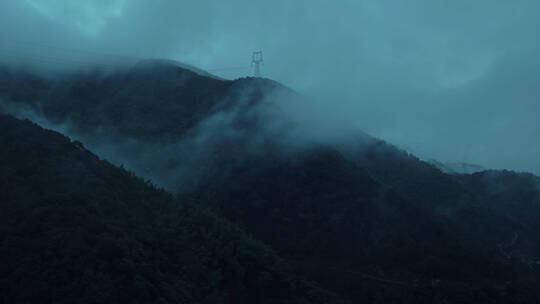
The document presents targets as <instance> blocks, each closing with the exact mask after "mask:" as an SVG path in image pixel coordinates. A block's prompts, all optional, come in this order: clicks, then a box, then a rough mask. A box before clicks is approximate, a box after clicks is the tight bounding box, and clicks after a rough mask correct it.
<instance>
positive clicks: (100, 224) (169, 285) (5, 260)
mask: <svg viewBox="0 0 540 304" xmlns="http://www.w3.org/2000/svg"><path fill="white" fill-rule="evenodd" d="M0 128H1V129H2V130H3V131H2V132H1V134H0V146H1V147H2V149H1V150H0V181H1V182H0V193H1V194H2V200H1V202H0V203H1V208H2V212H1V213H0V260H2V263H1V264H0V294H1V300H2V303H329V302H337V303H341V301H340V300H339V299H338V298H337V297H335V296H333V295H332V294H330V293H328V292H325V291H324V290H322V289H320V288H318V287H316V286H315V285H313V284H311V283H309V282H307V281H305V280H303V279H300V278H298V277H296V276H294V275H292V274H291V272H290V269H289V266H287V263H286V262H285V261H283V260H282V259H281V258H279V257H278V256H277V255H276V254H275V252H274V251H273V250H271V249H270V248H268V247H267V246H265V245H264V244H262V243H261V242H259V241H257V240H255V239H253V238H252V237H250V236H249V235H248V234H246V233H245V232H244V231H243V230H241V229H240V228H238V226H237V225H234V224H232V223H231V222H229V221H227V220H225V219H223V218H220V217H218V216H216V215H215V214H214V213H212V212H211V211H210V210H208V209H207V208H205V207H204V206H201V205H199V204H195V203H193V202H189V201H180V200H178V199H175V198H174V197H173V196H172V195H171V194H169V193H167V192H165V191H163V190H161V189H158V188H156V187H155V186H153V185H152V184H151V183H150V182H149V181H145V180H143V179H141V178H138V177H136V176H135V175H133V174H132V173H130V172H128V171H126V170H124V169H122V168H118V167H115V166H113V165H111V164H110V163H108V162H106V161H103V160H100V159H99V158H98V157H97V156H96V155H94V154H92V153H91V152H89V151H88V150H86V149H85V148H84V146H83V145H82V144H81V143H80V142H72V141H70V140H69V139H68V138H66V137H64V136H62V135H60V134H58V133H56V132H53V131H48V130H44V129H41V128H40V127H39V126H37V125H35V124H33V123H31V122H29V121H20V120H17V119H15V118H12V117H9V116H0Z"/></svg>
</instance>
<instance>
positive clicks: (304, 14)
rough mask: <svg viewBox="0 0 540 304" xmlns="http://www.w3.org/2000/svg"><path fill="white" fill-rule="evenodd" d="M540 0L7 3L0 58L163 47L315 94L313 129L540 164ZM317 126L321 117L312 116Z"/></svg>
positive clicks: (443, 157)
mask: <svg viewBox="0 0 540 304" xmlns="http://www.w3.org/2000/svg"><path fill="white" fill-rule="evenodd" d="M538 11H540V2H538V1H534V0H516V1H493V0H492V1H487V0H479V1H474V2H473V1H462V0H456V1H433V0H412V1H398V0H382V1H381V0H370V1H361V0H357V1H331V2H330V1H322V0H321V1H319V0H310V1H285V0H276V1H266V2H263V1H247V0H231V1H205V0H201V1H197V2H195V1H163V0H156V1H144V0H130V1H127V0H125V1H124V0H109V1H105V0H103V1H84V2H83V1H77V2H75V1H70V0H56V1H53V0H41V1H40V0H27V1H3V2H1V3H0V39H1V41H2V45H1V46H0V58H1V59H0V61H1V62H3V63H10V64H12V65H25V66H27V65H35V66H39V67H41V68H44V69H45V70H46V71H48V70H50V71H52V70H58V69H73V68H80V67H86V66H92V65H101V66H107V67H108V66H113V65H116V64H118V63H119V62H124V61H135V60H138V59H142V58H167V59H173V60H178V61H181V62H184V63H187V64H191V65H194V66H197V67H199V68H202V69H206V70H209V71H210V72H212V73H215V74H216V75H218V76H220V77H223V78H229V79H233V78H236V77H241V76H245V75H250V74H251V73H252V70H251V69H250V61H251V52H252V51H255V50H262V51H263V52H264V59H265V62H264V66H262V74H263V76H264V77H268V78H271V79H274V80H277V81H279V82H282V83H284V84H285V85H287V86H289V87H291V88H293V89H295V90H296V91H298V92H300V93H302V94H305V95H307V96H309V100H310V102H309V103H304V104H300V105H299V104H293V105H290V106H286V105H285V106H284V109H285V110H286V111H288V112H289V113H288V114H289V115H290V116H292V117H294V118H296V119H297V120H300V121H302V120H304V121H309V122H313V121H317V123H311V124H310V126H313V132H315V133H327V130H328V129H333V130H337V131H338V132H339V130H346V129H348V128H351V129H362V130H364V131H366V132H367V133H369V134H371V135H374V136H377V137H380V138H383V139H385V140H387V141H389V142H391V143H394V144H396V145H398V146H400V147H403V148H405V149H407V150H409V151H410V152H413V153H415V154H417V155H419V156H420V157H422V158H424V159H431V158H434V159H438V160H440V161H444V162H468V163H473V164H478V165H481V166H483V167H486V168H507V169H514V170H520V171H530V172H535V173H537V174H540V158H539V157H538V155H540V140H539V138H540V125H539V122H538V115H539V113H540V85H539V83H540V55H539V54H540V53H539V52H538V51H539V50H540V41H539V35H538V32H539V30H540V15H538ZM317 128H319V129H317Z"/></svg>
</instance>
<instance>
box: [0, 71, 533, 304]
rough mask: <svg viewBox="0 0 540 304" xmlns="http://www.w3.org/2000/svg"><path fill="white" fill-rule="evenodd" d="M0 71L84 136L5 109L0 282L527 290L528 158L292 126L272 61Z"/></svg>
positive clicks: (270, 291) (13, 287) (29, 109)
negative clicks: (266, 66)
mask: <svg viewBox="0 0 540 304" xmlns="http://www.w3.org/2000/svg"><path fill="white" fill-rule="evenodd" d="M0 71H1V72H0V80H1V81H0V98H2V100H3V102H2V111H4V112H7V113H12V114H14V115H16V116H18V117H30V118H36V119H38V120H40V121H43V122H44V123H46V124H47V125H48V126H50V127H52V128H57V129H60V130H65V132H66V134H67V135H69V136H71V137H73V138H77V139H79V140H80V141H82V142H83V144H84V146H83V144H81V143H80V142H78V141H74V142H71V141H70V140H69V139H67V138H65V137H63V136H61V135H59V134H57V133H54V132H51V131H46V130H43V129H39V128H38V127H37V126H35V125H32V124H31V123H30V122H28V121H25V122H22V121H18V120H15V119H14V118H10V117H7V116H5V117H3V118H2V124H3V126H2V129H3V130H7V131H6V132H5V133H4V134H3V135H2V140H3V141H2V146H3V147H8V148H4V149H3V150H2V153H3V154H5V155H2V160H1V161H2V180H3V182H2V185H1V187H2V190H1V193H2V194H3V196H5V197H7V198H8V199H7V200H5V202H4V203H5V204H6V206H8V207H9V208H4V209H6V210H8V211H9V213H3V215H2V216H5V219H3V220H2V222H3V223H5V224H4V228H2V230H1V231H2V239H1V241H2V248H6V249H2V251H1V252H2V255H3V256H5V259H6V260H9V261H12V262H9V263H5V265H4V266H2V267H3V268H2V274H4V273H6V275H5V276H4V275H2V277H5V278H6V279H4V280H3V281H2V288H4V287H5V288H6V290H7V292H6V293H5V294H7V295H8V296H13V297H15V296H21V295H24V296H26V297H27V298H14V299H21V300H20V301H23V302H24V301H36V299H37V298H38V297H40V296H41V297H42V296H43V295H45V294H47V295H48V296H49V297H50V298H48V299H49V302H55V301H59V300H58V299H59V298H62V297H64V298H65V299H69V297H73V296H75V295H76V296H80V295H88V297H87V298H84V297H83V298H84V299H85V301H87V302H92V301H93V302H107V300H109V299H112V301H124V302H133V301H134V299H137V300H139V301H140V302H157V301H158V299H159V298H162V300H163V301H165V302H189V301H191V302H204V301H207V302H208V303H215V302H219V301H225V302H230V303H242V302H244V303H264V301H267V302H272V303H287V302H291V303H310V302H316V303H339V302H341V301H342V299H344V300H346V301H350V302H352V303H358V302H369V303H392V302H393V303H450V302H452V303H454V302H456V303H478V302H480V303H484V302H487V303H535V302H537V301H539V300H540V288H539V286H540V273H538V271H540V237H538V235H539V232H540V231H539V230H540V213H539V212H538V211H540V178H538V177H536V176H534V175H531V174H522V173H515V172H510V171H482V172H478V173H474V174H446V173H443V172H441V170H439V169H438V168H437V167H435V166H434V165H432V164H430V163H427V162H424V161H422V160H420V159H418V158H417V157H415V156H414V155H411V154H409V153H407V152H405V151H403V150H400V149H398V148H396V147H394V146H392V145H391V144H388V143H386V142H384V141H381V140H378V139H375V138H372V137H370V136H368V135H365V134H363V133H362V134H360V133H359V134H355V135H354V136H343V138H344V139H345V140H342V141H339V142H325V141H321V140H317V137H316V136H314V137H313V136H312V137H311V139H310V140H305V138H303V137H302V134H304V133H303V132H305V130H303V129H302V126H300V125H298V124H297V122H295V121H291V120H289V118H288V117H287V115H286V114H285V113H284V111H282V109H281V108H280V102H282V100H283V99H286V100H289V101H290V102H296V101H297V100H300V99H302V98H304V97H302V96H299V95H298V94H296V93H295V92H293V91H292V90H290V89H288V88H286V87H283V86H281V85H280V84H278V83H276V82H273V81H271V80H267V79H260V78H244V79H238V80H235V81H227V80H220V79H217V78H213V77H207V76H205V75H200V74H197V73H195V72H193V71H190V70H187V69H185V68H182V67H178V66H175V65H173V64H171V63H167V62H155V63H152V62H145V63H144V64H139V65H135V66H134V67H131V68H129V69H122V70H118V71H113V72H107V73H105V72H100V71H91V72H84V73H83V72H81V73H77V74H69V75H55V76H48V77H44V76H40V75H39V74H36V73H31V72H21V71H16V70H10V69H1V70H0ZM299 137H302V139H303V140H301V141H299ZM314 138H315V139H314ZM85 146H88V147H90V149H91V150H92V151H93V152H96V153H97V154H98V155H99V156H100V157H102V158H106V159H108V160H110V161H111V162H112V163H114V164H115V165H121V164H123V165H125V166H126V168H129V169H130V170H133V171H134V173H135V174H137V175H140V176H142V177H144V178H145V179H151V180H152V182H157V184H159V185H163V186H165V189H166V190H167V191H169V192H167V191H165V190H160V189H161V188H159V187H156V186H154V185H153V184H152V183H150V182H149V181H148V180H143V179H141V178H138V177H135V174H132V173H129V171H126V170H125V169H123V168H117V167H115V166H114V165H112V164H110V163H108V162H106V161H102V160H99V159H98V157H97V156H95V155H93V154H92V153H90V152H88V151H87V150H86V148H85ZM4 168H5V169H4ZM186 168H189V170H187V169H186ZM4 193H5V195H4ZM169 193H173V194H169ZM18 202H24V203H18ZM8 214H9V215H8ZM232 223H234V224H232ZM82 253H84V254H82ZM45 261H47V263H45ZM19 265H20V266H19ZM52 265H57V266H52ZM87 265H91V266H87ZM21 267H22V268H21ZM71 269H74V270H73V271H72V270H71ZM128 273H129V276H128V275H127V274H128ZM53 274H54V276H53V277H54V278H57V281H55V280H51V279H50V276H51V275H53ZM133 277H135V278H137V277H139V279H137V280H134V279H132V278H133ZM45 278H47V279H45ZM20 282H25V283H24V284H23V283H20ZM44 282H46V284H45V283H44ZM64 282H71V283H72V285H73V286H72V285H69V284H65V283H64ZM85 282H92V283H93V284H94V285H95V284H98V283H99V285H97V286H94V285H92V284H87V283H85ZM43 284H44V285H43ZM49 284H57V285H54V286H62V288H59V287H56V288H55V287H54V286H53V285H49ZM24 286H28V288H27V289H21V288H23V287H24ZM70 286H71V287H70ZM88 286H93V287H92V288H91V289H89V288H90V287H88ZM117 286H125V287H123V288H124V289H123V290H119V289H117V288H116V287H117ZM141 286H143V287H141ZM24 288H26V287H24ZM51 290H53V291H54V292H51ZM336 295H337V296H336ZM100 296H102V297H104V298H99V297H100ZM83 298H81V301H82V299H83ZM8 299H9V298H8Z"/></svg>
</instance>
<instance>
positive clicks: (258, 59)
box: [251, 51, 264, 77]
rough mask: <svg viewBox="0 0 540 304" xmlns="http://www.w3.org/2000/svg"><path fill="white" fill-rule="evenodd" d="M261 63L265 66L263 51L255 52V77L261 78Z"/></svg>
mask: <svg viewBox="0 0 540 304" xmlns="http://www.w3.org/2000/svg"><path fill="white" fill-rule="evenodd" d="M261 63H262V64H263V65H264V59H263V54H262V51H257V52H253V57H252V58H251V66H252V67H254V69H253V75H254V76H255V77H260V76H261V68H260V64H261Z"/></svg>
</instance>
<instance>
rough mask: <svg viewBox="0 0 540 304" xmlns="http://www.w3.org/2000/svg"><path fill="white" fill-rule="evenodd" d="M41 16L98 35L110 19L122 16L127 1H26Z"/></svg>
mask: <svg viewBox="0 0 540 304" xmlns="http://www.w3.org/2000/svg"><path fill="white" fill-rule="evenodd" d="M26 2H27V3H28V4H29V5H30V7H32V8H34V9H35V10H36V11H38V12H39V13H40V14H43V15H44V16H46V17H48V18H50V19H53V20H58V21H59V22H62V23H64V24H66V25H67V26H76V27H77V29H78V30H80V31H81V32H83V33H86V34H90V35H97V34H99V32H100V31H101V30H103V28H104V27H106V26H107V23H108V21H109V19H111V18H118V17H121V16H122V13H123V7H124V5H125V0H94V1H69V0H26Z"/></svg>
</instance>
